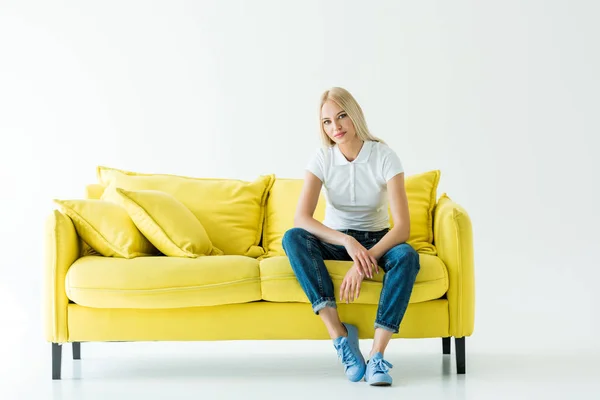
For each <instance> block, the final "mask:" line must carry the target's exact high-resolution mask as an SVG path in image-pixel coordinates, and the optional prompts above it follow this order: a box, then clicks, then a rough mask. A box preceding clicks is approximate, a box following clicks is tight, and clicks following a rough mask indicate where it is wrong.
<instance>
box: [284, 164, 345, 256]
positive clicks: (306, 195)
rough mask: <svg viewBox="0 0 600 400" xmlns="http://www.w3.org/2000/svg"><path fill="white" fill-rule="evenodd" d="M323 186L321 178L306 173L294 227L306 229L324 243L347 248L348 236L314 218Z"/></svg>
mask: <svg viewBox="0 0 600 400" xmlns="http://www.w3.org/2000/svg"><path fill="white" fill-rule="evenodd" d="M322 186H323V183H322V182H321V180H320V179H319V178H317V177H316V176H315V175H314V174H313V173H312V172H308V171H307V172H306V175H305V177H304V186H303V187H302V192H301V193H300V199H299V200H298V207H297V208H296V215H295V217H294V226H295V227H297V228H303V229H306V230H307V231H309V232H310V233H312V234H313V235H315V236H316V237H318V238H319V239H320V240H322V241H324V242H327V243H331V244H338V245H341V246H345V245H346V239H347V238H348V235H346V234H344V233H342V232H339V231H336V230H335V229H331V228H329V227H327V226H325V225H323V224H322V223H321V222H319V221H317V220H316V219H315V218H314V217H313V214H314V212H315V209H316V208H317V203H318V202H319V194H320V193H321V187H322Z"/></svg>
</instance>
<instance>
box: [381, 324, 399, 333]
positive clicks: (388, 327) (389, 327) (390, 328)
mask: <svg viewBox="0 0 600 400" xmlns="http://www.w3.org/2000/svg"><path fill="white" fill-rule="evenodd" d="M377 328H381V329H385V330H386V331H390V332H393V333H398V332H399V329H398V328H396V327H395V326H392V325H390V324H386V323H383V322H375V329H377Z"/></svg>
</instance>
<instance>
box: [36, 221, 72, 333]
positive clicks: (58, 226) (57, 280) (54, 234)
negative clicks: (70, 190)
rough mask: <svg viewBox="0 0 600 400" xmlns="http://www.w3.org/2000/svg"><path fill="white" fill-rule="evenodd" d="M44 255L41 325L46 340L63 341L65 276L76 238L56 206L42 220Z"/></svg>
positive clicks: (65, 315) (65, 317)
mask: <svg viewBox="0 0 600 400" xmlns="http://www.w3.org/2000/svg"><path fill="white" fill-rule="evenodd" d="M45 233H46V234H45V237H44V241H45V243H44V245H45V255H44V257H45V258H44V296H43V302H44V317H45V320H44V326H45V338H46V340H47V341H49V342H54V343H64V342H66V341H67V339H68V332H67V306H68V304H69V299H68V298H67V295H66V292H65V277H66V275H67V271H68V270H69V267H71V265H72V264H73V262H75V260H77V258H78V257H79V251H80V250H79V238H78V236H77V231H76V230H75V226H74V225H73V222H72V221H71V219H70V218H69V217H68V216H66V215H65V214H63V213H61V212H60V211H58V210H54V211H53V213H52V214H51V215H50V216H49V217H48V218H47V220H46V224H45Z"/></svg>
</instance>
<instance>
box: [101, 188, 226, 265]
mask: <svg viewBox="0 0 600 400" xmlns="http://www.w3.org/2000/svg"><path fill="white" fill-rule="evenodd" d="M102 199H103V200H107V201H112V202H115V203H116V204H119V205H120V206H122V207H123V208H124V209H125V210H126V211H127V213H128V214H129V216H130V217H131V219H132V220H133V222H134V223H135V226H137V227H138V229H139V230H140V231H141V232H142V233H143V234H144V236H145V237H146V238H147V239H148V240H149V241H150V242H151V243H152V244H153V245H154V246H155V247H156V248H157V249H158V250H160V252H161V253H163V254H164V255H166V256H170V257H191V258H196V257H200V256H208V255H223V252H222V251H221V250H219V249H218V248H216V247H215V246H213V244H212V242H211V240H210V238H209V237H208V234H207V233H206V230H205V229H204V227H203V226H202V223H201V222H200V221H198V218H196V216H195V215H194V214H192V212H191V211H190V210H189V209H188V208H187V207H186V206H184V205H183V204H182V203H181V202H180V201H179V200H177V199H176V198H175V197H173V196H172V195H170V194H169V193H165V192H161V191H159V190H138V191H129V190H125V189H121V188H116V187H114V186H109V187H108V188H107V189H106V190H105V191H104V194H103V195H102Z"/></svg>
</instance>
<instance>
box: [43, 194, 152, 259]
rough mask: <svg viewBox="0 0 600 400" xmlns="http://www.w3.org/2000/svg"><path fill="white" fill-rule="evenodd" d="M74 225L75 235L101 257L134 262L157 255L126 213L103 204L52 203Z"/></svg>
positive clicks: (121, 208) (92, 201)
mask: <svg viewBox="0 0 600 400" xmlns="http://www.w3.org/2000/svg"><path fill="white" fill-rule="evenodd" d="M54 202H55V203H56V204H58V205H59V206H60V207H61V209H62V212H63V213H65V214H66V215H67V216H69V218H71V220H72V221H73V224H74V225H75V229H76V230H77V234H78V235H79V237H80V238H81V239H83V240H84V241H85V242H86V243H87V244H88V245H90V246H91V247H92V248H93V249H94V250H96V251H97V252H98V253H100V254H101V255H103V256H105V257H121V258H134V257H142V256H152V255H156V254H158V251H157V250H156V248H155V247H154V246H153V245H152V243H150V242H149V241H148V239H146V238H145V237H144V235H142V233H141V232H140V231H139V229H138V228H137V227H136V226H135V224H134V223H133V221H132V220H131V218H130V217H129V215H128V214H127V211H125V209H124V208H123V207H121V206H119V205H117V204H114V203H112V202H109V201H103V200H54Z"/></svg>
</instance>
